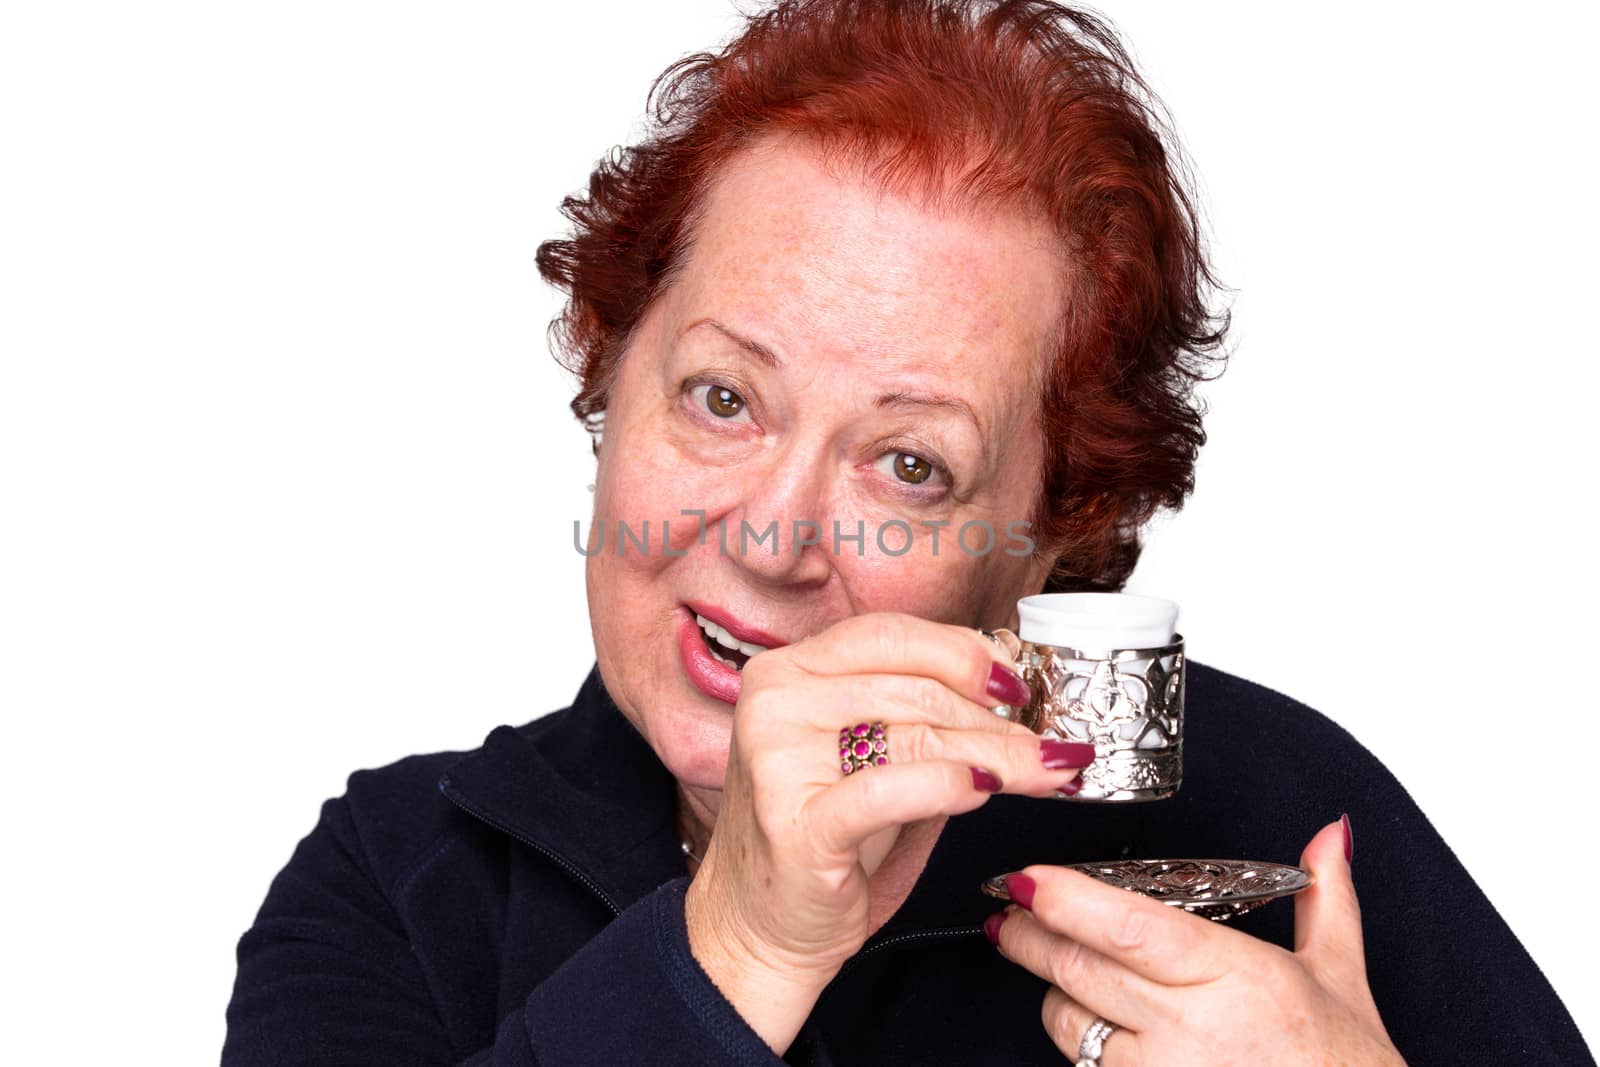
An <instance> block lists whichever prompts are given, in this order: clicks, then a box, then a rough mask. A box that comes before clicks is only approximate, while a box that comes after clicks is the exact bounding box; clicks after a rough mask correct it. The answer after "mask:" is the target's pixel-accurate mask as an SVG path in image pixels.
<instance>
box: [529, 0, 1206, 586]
mask: <svg viewBox="0 0 1600 1067" xmlns="http://www.w3.org/2000/svg"><path fill="white" fill-rule="evenodd" d="M647 113H648V115H649V118H650V121H651V125H650V127H649V128H648V133H647V136H645V137H644V138H643V139H642V140H641V142H640V143H638V144H635V145H632V146H629V147H618V148H614V149H613V150H612V151H611V152H610V153H609V154H608V156H607V157H606V158H605V159H603V160H601V161H600V163H599V164H598V165H597V166H596V167H595V169H594V171H593V173H592V174H591V175H590V177H589V187H588V194H587V195H586V196H569V197H566V198H565V199H564V200H563V201H562V204H561V209H562V213H563V214H564V215H565V216H566V217H567V218H568V219H569V220H570V221H571V222H572V224H573V230H572V233H571V235H570V236H569V237H567V238H565V239H561V240H550V241H546V242H544V243H543V244H541V245H540V246H539V249H538V254H537V263H538V267H539V271H540V273H541V275H542V276H543V277H544V278H545V279H546V281H548V282H550V283H551V284H552V285H555V286H557V287H559V288H561V289H562V290H564V291H565V292H566V293H567V297H568V299H567V303H566V305H565V307H564V309H563V311H562V313H561V315H560V316H559V317H558V318H557V319H555V320H554V321H553V322H552V323H551V324H550V334H551V339H552V342H553V346H554V348H555V350H556V352H557V358H558V359H559V360H560V361H561V363H562V364H563V365H564V366H565V367H567V369H568V370H570V371H572V372H573V373H574V374H576V375H577V376H578V379H579V382H580V389H579V392H578V394H577V396H576V398H575V399H574V400H573V401H572V410H573V412H574V413H575V414H576V415H577V416H578V417H579V418H580V419H582V420H583V421H584V424H585V425H586V426H587V427H588V428H589V429H590V431H591V432H592V433H596V434H598V432H599V431H600V429H601V427H602V426H603V419H604V412H605V407H606V403H607V398H608V393H609V390H610V385H611V382H612V380H613V377H614V374H615V371H616V368H617V365H618V363H619V362H620V359H621V356H622V354H623V352H625V351H626V349H627V346H628V343H629V340H630V338H631V335H632V333H633V330H634V328H635V327H636V326H637V325H638V323H639V322H640V321H641V320H642V319H643V317H644V313H645V311H646V309H647V308H648V307H649V305H650V302H651V301H652V300H653V299H655V298H656V297H657V296H658V295H659V294H660V293H662V292H663V291H664V290H665V289H666V287H667V286H668V285H670V284H671V282H672V280H673V278H674V271H675V270H676V269H677V268H678V267H679V266H680V264H681V262H682V259H683V253H684V251H685V250H686V249H687V247H688V245H689V242H690V240H691V237H692V232H693V229H694V224H695V221H696V212H697V210H698V209H700V208H701V206H702V205H703V203H704V199H703V194H704V193H705V191H706V189H707V186H708V184H709V182H710V180H711V178H712V177H713V176H714V175H715V173H716V172H717V170H718V168H719V167H720V166H722V165H723V164H724V163H725V162H726V161H727V160H728V159H729V158H730V156H732V155H733V154H734V153H736V152H738V151H739V150H740V149H741V148H743V147H747V146H749V145H751V144H752V143H753V142H754V141H755V140H756V139H758V138H761V137H764V136H768V135H775V134H798V135H801V136H804V137H807V138H808V139H810V140H811V141H812V142H814V143H815V144H816V145H817V146H818V147H819V149H821V150H822V152H823V153H824V154H825V155H826V156H827V157H829V158H840V159H846V160H848V161H850V162H851V163H854V164H856V165H857V166H858V167H859V168H860V169H861V171H862V173H864V174H867V175H868V176H870V177H871V178H872V179H873V180H875V181H876V182H878V183H879V186H880V187H881V188H883V189H886V190H890V189H892V190H896V191H901V192H906V193H911V192H916V193H918V194H920V195H921V196H922V197H924V199H925V202H928V203H932V202H934V201H935V200H943V201H944V202H953V203H957V204H962V203H966V204H973V205H978V204H984V205H987V206H1012V207H1015V208H1018V209H1020V210H1024V211H1027V212H1030V213H1032V215H1033V216H1034V217H1039V218H1043V219H1047V220H1048V221H1049V224H1050V225H1051V226H1053V227H1054V228H1055V230H1056V232H1057V233H1058V235H1059V238H1060V241H1061V247H1062V248H1063V249H1064V251H1065V252H1066V255H1067V259H1068V262H1069V263H1070V264H1071V277H1070V279H1069V283H1068V289H1067V291H1068V293H1069V298H1068V301H1067V306H1066V307H1065V309H1064V311H1063V314H1062V317H1061V320H1060V322H1059V323H1058V324H1057V329H1056V331H1055V337H1054V340H1053V343H1052V346H1051V351H1052V352H1053V353H1054V356H1053V362H1052V364H1051V365H1050V366H1048V367H1045V368H1042V373H1041V376H1040V381H1041V383H1042V395H1041V398H1040V399H1041V424H1042V428H1043V433H1044V436H1045V441H1044V456H1045V459H1044V469H1043V471H1042V475H1043V477H1042V480H1041V484H1040V489H1039V493H1038V496H1037V498H1036V499H1035V501H1034V506H1033V510H1032V522H1033V527H1032V530H1033V534H1034V536H1035V539H1036V541H1038V542H1039V543H1040V544H1042V545H1044V546H1047V547H1048V549H1049V550H1050V551H1052V552H1055V553H1059V556H1058V559H1057V561H1056V564H1055V567H1054V569H1053V571H1052V572H1051V574H1050V576H1049V578H1048V580H1047V582H1046V584H1045V589H1046V590H1047V591H1080V590H1112V591H1114V590H1118V589H1121V588H1122V587H1123V585H1124V584H1125V583H1126V581H1127V579H1128V576H1129V575H1130V574H1131V573H1132V571H1133V568H1134V565H1135V564H1136V563H1137V562H1138V559H1139V554H1140V551H1141V548H1142V545H1141V541H1140V533H1141V529H1142V527H1143V526H1144V525H1145V524H1146V523H1147V522H1148V520H1149V519H1150V518H1151V517H1152V516H1153V515H1154V514H1155V512H1156V511H1157V510H1158V509H1159V508H1162V507H1167V508H1170V509H1172V510H1174V511H1176V510H1178V509H1179V508H1181V507H1182V506H1183V503H1184V500H1185V499H1186V498H1187V497H1188V495H1189V494H1190V493H1191V492H1193V490H1194V467H1195V459H1196V456H1197V454H1198V451H1199V448H1200V446H1201V445H1202V444H1204V443H1205V432H1204V430H1203V428H1202V426H1201V419H1202V416H1203V415H1204V414H1205V410H1206V409H1205V404H1204V402H1203V401H1202V400H1199V399H1198V398H1196V397H1195V395H1194V386H1195V383H1196V382H1198V381H1201V380H1205V379H1206V378H1207V373H1206V371H1207V369H1208V368H1209V367H1211V366H1213V365H1214V366H1216V367H1217V368H1218V373H1220V371H1221V368H1222V366H1223V365H1224V364H1225V363H1226V359H1227V356H1226V354H1225V353H1224V352H1223V351H1222V348H1223V340H1224V336H1225V334H1226V332H1227V329H1228V325H1229V314H1228V312H1227V311H1225V310H1224V311H1220V312H1214V311H1213V310H1212V307H1211V303H1212V299H1213V297H1214V296H1215V295H1216V293H1217V292H1218V291H1219V290H1220V289H1221V286H1220V285H1219V284H1218V283H1217V281H1216V279H1215V277H1214V276H1213V273H1212V271H1211V268H1210V266H1209V264H1208V262H1207V255H1206V246H1205V241H1204V236H1203V233H1202V229H1201V226H1200V220H1199V217H1198V213H1197V211H1196V209H1195V201H1196V197H1195V196H1194V194H1193V193H1192V192H1191V191H1190V186H1191V185H1192V179H1191V178H1190V171H1189V168H1188V167H1187V165H1186V163H1185V160H1184V155H1183V152H1182V149H1181V146H1180V144H1179V142H1178V139H1177V137H1176V135H1175V134H1174V133H1173V130H1172V125H1171V123H1170V121H1169V119H1168V116H1167V112H1166V109H1165V108H1164V106H1163V105H1162V104H1161V103H1160V101H1159V100H1158V99H1157V98H1156V96H1155V94H1154V93H1153V92H1151V91H1150V89H1149V87H1148V86H1147V85H1146V83H1145V82H1144V80H1143V78H1142V77H1141V75H1140V74H1139V72H1138V71H1137V70H1136V69H1135V67H1134V64H1133V62H1132V60H1131V58H1130V57H1129V55H1128V52H1127V49H1126V48H1125V47H1124V45H1123V44H1122V43H1121V41H1120V39H1119V37H1118V35H1117V33H1116V31H1115V30H1114V29H1113V28H1112V27H1111V26H1110V24H1109V23H1107V22H1106V21H1105V20H1104V19H1103V18H1101V17H1099V16H1097V15H1094V14H1091V13H1089V12H1086V11H1083V10H1079V9H1075V8H1072V7H1067V6H1064V5H1061V4H1057V3H1052V2H1049V0H780V2H778V3H775V4H773V5H771V6H770V7H768V8H766V9H764V10H762V11H760V12H758V13H756V14H753V15H748V16H745V25H744V28H743V30H742V31H741V32H740V33H739V34H738V35H737V36H736V37H735V38H734V39H733V40H732V41H731V42H730V43H728V44H727V45H726V46H725V47H724V48H723V49H722V50H721V51H720V52H718V53H716V54H712V53H708V52H701V53H696V54H693V55H689V56H685V57H684V58H682V59H680V60H678V61H677V62H675V63H673V64H672V65H671V66H669V67H668V68H667V69H666V70H665V71H663V72H662V73H661V75H660V76H658V77H657V79H656V81H655V83H654V84H653V85H652V87H651V90H650V94H649V99H648V102H647Z"/></svg>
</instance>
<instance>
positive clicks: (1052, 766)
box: [1039, 737, 1094, 771]
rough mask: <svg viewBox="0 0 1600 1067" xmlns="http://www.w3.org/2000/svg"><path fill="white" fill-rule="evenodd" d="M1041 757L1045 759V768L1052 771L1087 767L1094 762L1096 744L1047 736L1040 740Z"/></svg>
mask: <svg viewBox="0 0 1600 1067" xmlns="http://www.w3.org/2000/svg"><path fill="white" fill-rule="evenodd" d="M1039 758H1040V759H1041V760H1043V761H1044V765H1045V769H1046V770H1051V771H1061V770H1066V769H1067V768H1068V767H1087V766H1089V764H1091V763H1093V762H1094V746H1093V745H1085V744H1081V743H1080V742H1077V741H1056V740H1054V739H1053V738H1049V737H1047V738H1045V739H1044V740H1042V741H1040V742H1039Z"/></svg>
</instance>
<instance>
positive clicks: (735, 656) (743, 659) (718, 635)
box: [694, 615, 767, 671]
mask: <svg viewBox="0 0 1600 1067" xmlns="http://www.w3.org/2000/svg"><path fill="white" fill-rule="evenodd" d="M694 621H695V625H697V626H699V627H700V635H701V636H702V637H703V638H705V642H706V649H707V651H709V652H710V653H711V658H712V659H714V660H716V661H717V662H718V663H720V664H722V665H723V666H725V667H732V668H733V669H734V670H736V671H742V670H744V665H745V664H746V663H749V662H750V657H751V656H753V655H755V654H756V653H757V652H765V651H766V650H767V649H766V646H764V645H757V644H754V643H752V642H750V641H740V640H739V639H738V638H736V637H734V636H733V635H732V634H730V633H729V632H728V631H727V630H724V629H723V628H722V627H720V626H718V625H717V624H716V623H714V622H712V621H711V620H710V619H708V618H706V617H705V616H704V615H696V616H695V617H694Z"/></svg>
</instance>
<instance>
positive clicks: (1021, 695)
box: [989, 663, 1033, 708]
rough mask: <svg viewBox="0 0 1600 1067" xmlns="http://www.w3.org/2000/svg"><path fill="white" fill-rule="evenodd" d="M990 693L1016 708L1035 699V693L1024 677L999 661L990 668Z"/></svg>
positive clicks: (1003, 702) (1001, 701)
mask: <svg viewBox="0 0 1600 1067" xmlns="http://www.w3.org/2000/svg"><path fill="white" fill-rule="evenodd" d="M989 695H990V696H992V697H994V698H995V699H996V700H998V701H999V702H1000V703H1002V704H1010V705H1011V706H1012V707H1014V708H1020V707H1022V706H1023V705H1024V704H1026V703H1027V702H1028V701H1029V700H1031V699H1033V694H1032V693H1030V692H1028V687H1027V685H1026V684H1024V683H1023V681H1022V679H1021V678H1018V677H1017V676H1016V675H1015V674H1013V673H1012V672H1010V671H1008V670H1006V669H1005V668H1004V667H1002V666H1001V665H1000V664H998V663H996V664H995V665H994V666H992V667H990V668H989Z"/></svg>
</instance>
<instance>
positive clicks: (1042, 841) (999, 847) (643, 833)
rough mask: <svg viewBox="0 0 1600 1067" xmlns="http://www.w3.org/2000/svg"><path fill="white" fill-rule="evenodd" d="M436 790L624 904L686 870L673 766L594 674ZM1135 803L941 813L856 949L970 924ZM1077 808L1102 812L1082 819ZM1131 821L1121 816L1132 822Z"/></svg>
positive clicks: (1119, 831) (455, 768) (615, 904)
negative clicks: (1015, 884) (901, 896)
mask: <svg viewBox="0 0 1600 1067" xmlns="http://www.w3.org/2000/svg"><path fill="white" fill-rule="evenodd" d="M439 788H440V790H441V791H442V792H444V794H445V795H446V796H448V797H449V798H450V799H451V800H453V801H454V802H455V803H456V804H458V805H459V806H460V807H462V808H463V809H465V810H466V811H467V812H469V813H470V814H472V815H474V816H476V817H477V818H479V819H481V820H482V821H484V822H485V823H488V824H489V825H490V826H493V827H495V828H496V829H498V830H499V831H501V832H502V833H506V834H509V835H510V836H512V837H514V838H516V839H517V840H519V841H522V842H523V843H525V844H527V845H530V846H532V847H533V848H535V849H536V850H538V851H540V852H542V853H544V854H545V855H547V856H549V857H551V858H552V859H553V860H555V861H556V862H557V863H558V864H559V865H561V866H563V867H564V868H565V869H566V870H567V871H568V873H569V874H571V875H572V876H573V877H574V878H575V879H576V880H577V881H578V882H579V883H580V884H582V885H584V886H586V887H587V888H588V889H589V891H590V892H592V893H594V894H595V895H596V896H598V897H599V898H600V899H601V900H602V901H604V902H605V903H607V904H608V905H609V906H610V907H611V908H612V909H613V911H616V912H619V913H620V912H621V911H622V910H623V909H625V908H627V907H628V906H629V905H631V904H632V903H634V902H635V901H637V900H638V899H639V898H641V897H643V896H644V895H645V894H647V893H649V892H650V891H652V890H653V889H655V888H656V887H658V886H660V885H661V884H663V883H664V882H667V881H670V880H672V879H673V878H679V877H683V876H685V875H686V874H687V869H686V868H685V866H684V861H683V853H682V851H681V848H680V845H679V841H678V837H677V832H676V825H675V820H674V818H673V810H674V808H673V806H674V804H675V802H676V789H675V783H674V781H673V778H672V775H671V773H670V772H669V771H668V770H667V769H666V767H665V766H664V765H663V764H662V763H661V761H660V759H659V758H658V757H657V756H656V754H655V751H654V750H653V749H652V748H651V747H650V745H649V743H648V742H646V741H645V739H644V738H643V737H642V736H641V735H640V734H639V732H638V731H637V730H636V729H635V728H634V726H633V724H632V723H631V722H629V721H628V719H627V718H626V717H625V716H624V715H623V713H622V711H621V709H619V708H618V707H617V705H616V703H615V702H614V701H613V700H612V699H611V697H610V695H609V694H608V693H607V692H606V690H605V686H604V685H603V684H602V683H601V681H600V673H599V668H598V666H596V667H594V668H592V669H591V670H590V672H589V675H588V677H587V678H586V679H585V680H584V682H583V685H582V687H581V688H580V689H579V691H578V695H577V698H576V699H575V700H574V701H573V704H572V706H571V707H569V708H565V709H563V710H561V711H558V712H555V713H553V714H551V715H547V716H544V717H543V718H540V719H536V720H534V721H533V722H531V723H528V724H526V725H524V726H521V727H515V728H513V727H510V726H501V727H499V728H497V729H496V730H494V732H492V733H491V734H490V735H489V736H488V738H487V739H486V740H485V742H484V744H483V746H482V747H481V748H479V749H477V750H476V751H474V752H472V753H470V754H468V755H467V756H466V757H464V758H463V759H461V760H460V761H458V762H457V763H455V764H453V765H452V766H451V767H450V769H449V770H448V771H447V772H446V773H445V775H444V777H443V778H442V779H441V780H440V782H439ZM1139 807H1141V805H1081V806H1080V805H1070V804H1057V803H1049V802H1046V803H1040V802H1039V801H1036V800H1032V799H1030V798H1027V797H1016V796H1007V795H1004V794H1001V795H997V796H994V797H992V798H990V799H989V800H988V801H987V802H986V803H985V804H984V805H983V806H982V807H981V808H979V809H977V810H976V811H973V812H969V813H967V814H965V815H959V816H955V817H953V818H951V819H950V820H949V821H948V822H947V823H946V824H945V827H944V830H943V831H942V832H941V834H940V837H939V840H938V842H937V843H936V844H935V846H934V849H933V851H932V853H931V854H930V856H929V858H928V864H927V867H926V868H925V869H924V871H923V873H922V875H921V877H920V878H919V879H918V880H917V883H916V885H915V886H914V887H913V888H912V891H911V893H910V895H909V896H908V897H907V899H906V901H905V902H904V904H902V905H901V907H900V910H899V911H898V912H896V914H895V915H894V916H893V917H892V918H891V919H890V920H889V921H888V922H887V923H886V924H885V925H884V926H883V927H882V928H881V929H880V930H878V931H877V933H875V934H874V935H873V936H872V938H871V939H870V940H869V941H868V942H867V945H866V946H865V948H864V949H863V951H870V950H872V949H873V947H874V946H875V945H876V944H880V943H882V942H884V941H888V940H891V939H894V938H897V937H901V936H904V935H906V934H921V933H930V932H938V931H946V930H949V931H957V930H965V929H966V928H970V929H971V930H972V931H976V929H977V928H978V926H979V925H980V924H981V923H982V922H983V920H984V918H985V917H986V916H988V915H989V914H991V913H992V912H994V911H995V910H996V909H997V908H998V907H999V906H1000V904H999V902H997V901H996V900H994V899H993V898H991V897H988V896H985V895H984V894H982V893H981V892H980V890H979V886H980V885H981V883H982V882H983V880H984V879H986V878H989V877H992V876H994V875H997V874H1002V873H1005V872H1007V871H1012V870H1017V869H1019V868H1021V867H1024V866H1026V865H1028V864H1029V863H1041V862H1045V863H1051V862H1072V861H1073V860H1076V859H1082V858H1088V857H1086V856H1084V855H1083V850H1084V846H1085V845H1086V844H1087V843H1088V842H1089V841H1091V840H1093V839H1094V838H1100V837H1103V836H1104V835H1105V834H1107V833H1108V832H1109V833H1112V834H1115V835H1117V836H1119V837H1120V838H1121V840H1122V841H1124V842H1125V841H1126V840H1127V834H1128V833H1129V832H1136V830H1137V826H1138V819H1139V816H1138V813H1137V812H1136V811H1128V810H1116V811H1106V810H1105V809H1107V808H1114V809H1130V808H1131V809H1137V808H1139ZM1084 808H1098V809H1101V810H1100V811H1097V812H1094V813H1092V815H1093V818H1092V821H1091V820H1090V818H1089V817H1090V814H1091V813H1088V812H1085V811H1084V810H1083V809H1084ZM1130 820H1131V821H1130Z"/></svg>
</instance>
